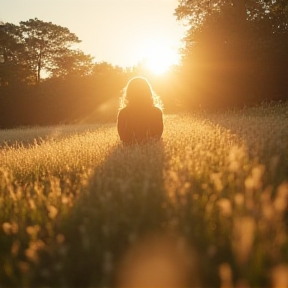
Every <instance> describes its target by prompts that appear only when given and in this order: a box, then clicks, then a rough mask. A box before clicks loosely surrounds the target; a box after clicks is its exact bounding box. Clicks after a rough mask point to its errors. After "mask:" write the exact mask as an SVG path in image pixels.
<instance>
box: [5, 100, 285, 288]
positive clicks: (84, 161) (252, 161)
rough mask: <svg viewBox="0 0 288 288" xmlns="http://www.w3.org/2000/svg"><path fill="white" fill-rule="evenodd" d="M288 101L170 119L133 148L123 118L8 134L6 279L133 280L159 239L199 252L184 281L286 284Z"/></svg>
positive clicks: (107, 283)
mask: <svg viewBox="0 0 288 288" xmlns="http://www.w3.org/2000/svg"><path fill="white" fill-rule="evenodd" d="M287 108H288V107H287V105H284V104H281V105H276V106H269V105H268V106H261V107H258V108H249V109H245V110H242V111H231V112H226V113H224V114H220V113H219V114H205V113H202V114H201V115H200V114H199V115H168V116H166V118H165V132H164V135H163V139H162V141H161V142H156V143H154V142H152V143H148V144H145V145H135V146H122V144H121V143H120V141H119V140H118V137H117V131H116V128H115V125H114V124H111V125H102V126H101V125H94V126H93V125H90V126H58V127H46V128H30V129H22V130H19V129H18V130H9V131H5V130H4V131H1V132H0V147H1V148H0V286H1V287H8V286H9V287H11V286H14V287H52V286H53V287H111V286H119V285H120V286H121V285H126V284H123V283H122V282H121V281H122V280H119V279H122V278H123V277H124V276H123V277H122V276H121V275H120V276H119V273H120V272H119V271H122V270H123V269H122V268H121V263H126V262H127V261H128V260H127V261H126V260H123V259H125V257H126V256H125V255H130V254H129V253H132V252H129V251H131V249H132V251H134V250H133V249H136V250H135V251H138V250H137V249H138V248H133V247H135V246H136V247H137V245H138V244H137V243H141V241H142V239H148V238H149V237H150V238H151V239H155V237H156V238H158V242H160V244H159V246H161V247H166V246H167V247H170V246H169V245H172V246H173V247H175V251H178V252H179V251H180V250H181V251H182V252H183V251H184V254H186V256H187V255H190V256H189V257H190V258H193V259H192V260H193V261H192V262H193V265H190V266H189V265H188V264H187V265H186V266H185V267H186V268H187V269H186V270H185V269H184V268H183V265H184V264H183V263H184V262H185V261H186V260H187V259H186V260H183V259H182V258H181V257H180V258H179V257H178V258H177V257H176V258H177V259H178V260H177V261H178V262H179V263H176V264H177V265H178V264H179V265H178V266H177V267H178V268H179V269H181V271H186V272H185V273H186V274H187V275H188V274H189V275H188V276H189V277H188V276H187V275H186V276H187V277H186V276H185V277H186V278H185V277H184V276H183V277H184V278H185V281H184V282H183V283H182V282H179V283H181V285H180V284H179V285H180V286H185V285H186V286H190V287H191V286H195V285H197V286H198V285H199V286H202V287H220V286H221V287H232V286H233V285H234V286H236V287H268V286H269V287H271V286H273V287H280V286H282V287H287V286H288V279H287V278H288V276H287V275H288V239H287V224H288V222H287V221H288V207H287V201H288V109H287ZM159 239H160V240H159ZM161 239H162V240H161ZM163 239H173V240H171V241H170V242H169V241H168V242H169V244H167V243H166V242H165V241H166V240H163ZM143 241H144V240H143ZM145 241H146V240H145ZM145 241H144V242H145ZM151 241H152V240H151ZM161 241H162V242H163V245H162V244H161V243H162V242H161ZM152 242H153V241H152ZM147 243H149V241H148V242H147ZM153 243H155V241H154V242H153ZM165 243H166V244H167V245H166V244H165ZM171 243H172V244H171ZM139 245H140V246H139V247H142V246H141V245H142V244H139ZM149 245H150V244H149ZM165 245H166V246H165ZM153 247H154V248H153ZM155 247H158V246H157V245H156V244H155V245H154V244H153V245H151V249H147V247H146V248H143V251H144V252H141V253H142V254H143V255H144V254H145V257H146V256H147V255H148V254H149V251H150V250H151V254H154V255H156V254H157V253H158V252H157V251H158V250H159V249H158V248H157V249H158V250H157V249H156V248H155ZM161 249H162V248H161ZM161 249H160V250H161ZM163 249H164V248H163ZM167 249H168V250H169V251H170V252H171V248H167ZM156 250H157V251H156ZM172 250H173V249H172ZM127 251H128V252H127ZM155 251H156V252H155ZM170 252H169V253H170ZM178 252H177V253H178ZM182 252H181V253H182ZM127 253H128V254H127ZM133 253H134V252H133ZM133 253H132V255H134V254H135V253H136V252H135V253H134V254H133ZM141 253H140V252H139V253H138V252H137V253H136V255H142V254H141ZM169 253H168V254H169ZM179 253H180V252H179ZM143 255H142V256H141V257H144V256H143ZM157 255H158V254H157ZM173 255H174V254H173ZM129 257H130V256H129ZM133 257H134V256H133ZM133 257H132V256H131V257H130V258H129V259H130V260H129V261H130V262H129V261H128V262H127V263H130V264H129V265H130V266H129V265H128V264H127V265H128V266H127V265H126V264H125V265H126V266H127V267H130V268H127V269H130V270H129V271H131V273H130V274H129V273H128V274H127V272H123V273H124V274H125V273H126V274H127V275H128V276H129V275H130V276H131V275H132V274H133V275H134V276H135V275H136V274H137V273H138V272H137V273H136V272H135V271H136V270H135V269H136V268H135V269H134V268H133V269H134V270H133V269H132V270H131V267H134V266H135V265H136V264H135V265H134V264H133V263H134V262H133V261H132V260H133V259H134V258H133ZM139 257H140V256H139ZM173 257H174V256H173ZM186 258H188V257H186ZM131 259H132V260H131ZM141 259H142V258H141ZM141 259H140V260H139V261H140V263H144V262H145V261H146V260H147V259H146V258H145V259H146V260H145V261H144V260H141ZM172 259H174V258H172ZM179 259H180V260H179ZM181 259H182V260H183V261H182V260H181ZM123 261H124V262H123ZM125 261H126V262H125ZM131 261H132V262H131ZM135 261H136V260H135ZM137 261H138V260H137ZM137 261H136V262H137ZM139 261H138V262H139ZM175 261H176V260H175ZM175 261H174V260H173V262H175ZM177 261H176V262H177ZM181 261H182V262H183V263H182V264H183V265H182V266H181V265H180V264H181V263H180V262H181ZM136 262H135V263H136ZM188 262H189V261H188ZM188 262H187V263H188ZM131 263H132V264H131ZM148 263H149V262H148ZM157 263H158V262H157ZM185 263H186V262H185ZM190 264H191V263H190ZM123 265H124V264H123ZM125 265H124V266H125ZM149 265H150V264H149ZM149 265H148V266H149ZM150 266H151V265H150ZM141 267H142V266H141ZM180 267H181V268H180ZM139 269H140V268H139ZM167 269H168V268H167ZM173 270H175V269H174V268H173ZM133 271H134V272H133ZM137 271H138V270H137ZM162 272H163V271H162ZM147 273H148V272H147ZM147 273H146V274H147ZM126 274H125V275H126ZM159 274H161V271H159ZM127 275H126V276H125V277H126V278H127V277H128V276H127ZM137 275H138V274H137ZM147 275H148V274H147ZM149 275H150V274H149ZM157 275H158V274H157ZM177 275H178V274H177ZM158 276H159V275H158ZM158 276H157V277H158ZM164 276H165V275H164ZM178 276H179V275H178ZM178 276H177V277H178ZM121 277H122V278H121ZM125 277H124V278H125ZM151 277H152V276H151ZM159 277H160V276H159ZM175 277H176V276H175ZM179 277H180V276H179ZM124 278H123V279H124ZM126 278H125V279H126ZM160 278H161V277H160ZM184 278H183V279H184ZM135 279H136V278H135ZM135 279H134V278H133V281H134V282H133V281H132V280H131V281H132V282H131V281H130V282H129V281H128V282H129V283H135V281H138V280H137V279H136V280H135ZM169 279H170V278H169ZM175 279H176V278H175ZM177 279H178V278H177ZM126 280H127V279H126ZM126 280H125V281H126ZM166 280H167V277H166ZM117 281H118V282H117ZM119 281H120V282H119ZM139 281H140V280H139ZM171 281H172V280H171ZM281 281H282V282H281ZM285 281H286V282H285ZM119 283H121V284H119ZM124 283H126V282H124ZM145 283H146V282H145ZM173 283H174V282H173ZM196 283H197V284H196ZM285 283H286V284H285ZM127 285H128V284H127ZM127 285H126V286H127ZM129 285H130V284H129ZM131 285H132V284H131ZM142 285H144V284H142ZM171 285H172V284H171ZM245 285H246V286H245ZM139 286H141V283H139Z"/></svg>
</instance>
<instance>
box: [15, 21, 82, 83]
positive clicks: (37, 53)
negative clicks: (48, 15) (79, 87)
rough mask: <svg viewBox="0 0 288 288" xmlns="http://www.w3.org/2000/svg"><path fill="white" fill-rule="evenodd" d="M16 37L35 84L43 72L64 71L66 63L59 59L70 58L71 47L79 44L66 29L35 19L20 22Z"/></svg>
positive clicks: (74, 36) (75, 37)
mask: <svg viewBox="0 0 288 288" xmlns="http://www.w3.org/2000/svg"><path fill="white" fill-rule="evenodd" d="M16 36H18V41H19V42H20V43H22V44H24V46H25V51H24V53H23V56H24V59H25V61H26V63H27V65H28V67H29V68H30V70H31V71H32V72H33V74H34V76H35V82H36V83H39V82H40V80H41V72H43V71H45V72H46V73H49V72H50V73H53V71H59V70H61V69H62V68H63V69H64V70H65V65H66V64H67V63H66V62H65V61H59V59H61V58H63V59H64V58H65V57H68V58H69V57H71V53H72V52H71V51H72V50H73V49H72V46H73V45H74V44H76V43H79V42H81V41H80V40H79V39H78V37H77V36H76V35H75V34H74V33H71V32H70V31H69V30H68V28H64V27H61V26H58V25H55V24H52V23H51V22H44V21H41V20H38V19H37V18H35V19H30V20H28V21H22V22H20V27H19V29H18V33H17V34H16ZM75 55H76V53H74V56H75ZM70 59H71V58H70Z"/></svg>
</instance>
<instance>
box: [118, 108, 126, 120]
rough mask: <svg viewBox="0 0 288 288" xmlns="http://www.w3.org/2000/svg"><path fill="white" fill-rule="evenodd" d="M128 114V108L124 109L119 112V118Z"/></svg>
mask: <svg viewBox="0 0 288 288" xmlns="http://www.w3.org/2000/svg"><path fill="white" fill-rule="evenodd" d="M127 113H128V110H127V107H124V108H122V109H121V110H119V112H118V118H119V117H123V116H125V115H127Z"/></svg>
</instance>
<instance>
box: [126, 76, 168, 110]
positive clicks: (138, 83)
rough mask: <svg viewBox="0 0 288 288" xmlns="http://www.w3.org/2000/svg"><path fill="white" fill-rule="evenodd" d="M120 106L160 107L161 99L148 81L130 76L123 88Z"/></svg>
mask: <svg viewBox="0 0 288 288" xmlns="http://www.w3.org/2000/svg"><path fill="white" fill-rule="evenodd" d="M121 102H122V103H121V106H122V107H121V108H123V107H124V106H129V107H130V106H131V107H141V108H144V107H151V106H157V107H159V108H161V106H162V105H161V101H160V100H159V99H158V98H157V96H156V94H155V93H154V92H153V90H152V88H151V86H150V84H149V82H148V81H147V80H146V79H145V78H143V77H135V78H132V79H131V80H130V81H129V82H128V84H127V86H126V87H125V88H124V95H123V98H122V101H121Z"/></svg>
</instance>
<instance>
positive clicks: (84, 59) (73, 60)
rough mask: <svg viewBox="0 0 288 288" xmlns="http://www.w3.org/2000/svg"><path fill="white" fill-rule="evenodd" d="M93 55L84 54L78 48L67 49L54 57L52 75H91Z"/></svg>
mask: <svg viewBox="0 0 288 288" xmlns="http://www.w3.org/2000/svg"><path fill="white" fill-rule="evenodd" d="M92 60H93V57H92V56H90V55H86V54H84V53H83V52H82V51H80V50H68V49H67V51H66V53H65V55H64V56H63V55H61V56H59V57H55V59H54V61H55V62H54V63H55V68H52V69H51V70H50V71H51V72H52V75H53V77H62V78H64V77H67V76H77V77H83V76H88V75H91V73H92V69H93V66H94V64H93V63H92Z"/></svg>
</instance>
